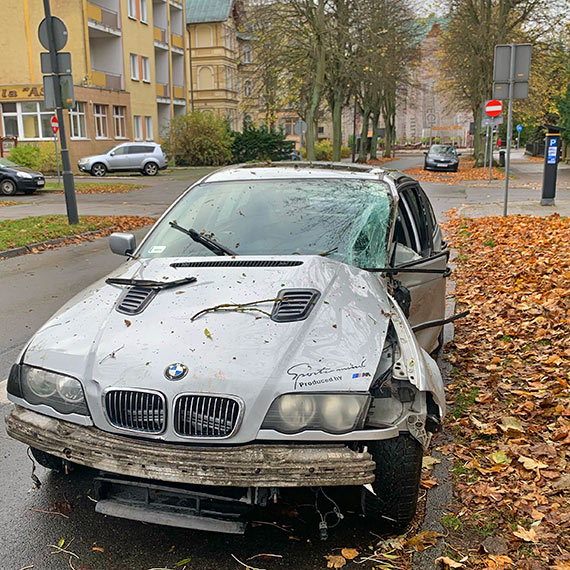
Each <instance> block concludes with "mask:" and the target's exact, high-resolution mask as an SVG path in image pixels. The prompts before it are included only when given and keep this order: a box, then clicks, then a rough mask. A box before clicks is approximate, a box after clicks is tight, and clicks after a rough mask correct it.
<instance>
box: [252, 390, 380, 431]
mask: <svg viewBox="0 0 570 570" xmlns="http://www.w3.org/2000/svg"><path fill="white" fill-rule="evenodd" d="M369 405H370V395H369V394H283V395H282V396H279V397H278V398H277V399H276V400H275V401H274V402H273V404H271V408H269V411H268V412H267V415H266V416H265V419H264V420H263V425H262V429H274V430H276V431H280V432H282V433H298V432H301V431H305V430H322V431H326V432H329V433H337V434H338V433H347V432H350V431H354V430H355V429H359V428H361V427H362V425H363V423H364V419H365V417H366V413H367V411H368V407H369Z"/></svg>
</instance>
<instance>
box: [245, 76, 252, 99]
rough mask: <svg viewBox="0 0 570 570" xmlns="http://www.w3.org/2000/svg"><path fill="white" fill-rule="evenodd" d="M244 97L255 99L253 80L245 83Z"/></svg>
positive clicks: (247, 80)
mask: <svg viewBox="0 0 570 570" xmlns="http://www.w3.org/2000/svg"><path fill="white" fill-rule="evenodd" d="M243 96H244V97H253V81H252V80H251V79H246V80H245V81H244V82H243Z"/></svg>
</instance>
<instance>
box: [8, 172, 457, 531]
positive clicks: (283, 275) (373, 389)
mask: <svg viewBox="0 0 570 570" xmlns="http://www.w3.org/2000/svg"><path fill="white" fill-rule="evenodd" d="M111 249H112V250H113V251H114V252H115V253H119V254H122V255H125V256H127V257H128V260H127V261H126V262H125V263H124V264H123V265H122V266H121V267H120V268H119V269H117V270H116V271H114V272H113V273H112V274H111V275H109V276H108V277H107V278H105V279H102V280H101V281H98V282H96V283H94V284H93V285H92V286H91V287H89V288H88V289H86V290H85V291H83V292H82V293H80V294H79V295H78V296H76V297H75V298H73V299H72V300H71V301H69V302H68V303H67V304H66V305H65V306H64V307H63V308H62V309H61V310H60V311H59V312H58V313H57V314H55V315H54V316H53V317H52V318H51V319H50V320H49V321H48V322H47V323H46V324H45V325H44V326H43V327H42V328H41V329H40V330H39V331H38V332H37V333H36V334H35V335H34V336H33V337H32V339H31V340H30V341H29V343H28V344H27V346H26V347H25V348H24V350H23V351H22V353H21V355H20V356H19V358H18V361H17V363H16V364H14V366H13V367H12V369H11V372H10V376H9V381H8V395H9V399H10V400H11V401H12V402H13V403H14V408H13V409H12V411H11V413H10V414H9V416H8V417H7V419H6V423H7V430H8V433H9V435H11V436H12V437H13V438H15V439H17V440H20V441H21V442H24V443H25V444H27V445H28V446H30V448H31V451H32V454H33V456H34V458H35V459H36V460H37V461H38V462H39V463H40V464H41V465H43V466H45V467H48V468H51V469H55V470H64V469H67V468H69V467H70V466H73V465H75V464H79V465H83V466H87V467H90V468H93V469H95V470H97V471H98V473H97V478H96V482H97V485H96V488H97V493H98V494H97V499H98V502H97V505H96V510H97V511H98V512H100V513H104V514H108V515H113V516H118V517H124V518H130V519H135V520H143V521H149V522H155V523H160V524H166V525H173V526H183V527H188V528H198V529H206V530H214V531H221V532H230V533H239V532H243V530H244V529H245V526H246V522H247V511H248V509H250V508H253V507H254V506H259V505H265V504H267V502H269V501H279V498H280V496H281V494H282V492H283V490H284V489H285V488H295V487H311V488H315V489H318V488H326V487H337V486H352V487H358V488H359V489H361V492H360V495H359V496H360V497H361V500H360V505H356V506H357V507H358V508H360V507H362V509H363V511H364V514H365V515H366V516H368V517H370V519H371V520H372V521H373V523H376V524H378V525H380V524H381V523H382V524H383V525H385V524H386V523H388V524H389V525H391V526H392V527H393V528H395V529H401V528H403V527H405V526H406V525H407V524H408V523H409V522H410V521H411V519H412V518H413V516H414V514H415V510H416V502H417V497H418V489H419V482H420V474H421V463H422V455H423V450H424V449H425V448H426V446H427V445H428V442H429V439H430V435H431V434H432V433H434V432H436V431H438V430H439V429H440V428H441V421H442V418H443V415H444V411H445V410H444V409H445V402H444V392H443V384H442V378H441V374H440V372H439V370H438V367H437V365H436V363H435V361H434V360H433V358H432V357H431V356H430V353H433V352H434V351H435V350H436V349H437V347H438V345H439V344H441V342H442V334H441V331H442V325H443V324H444V322H445V320H444V316H445V315H444V313H445V278H446V277H447V275H448V269H447V260H448V250H447V248H446V245H445V242H444V241H443V240H442V235H441V231H440V229H439V227H438V225H437V222H436V219H435V216H434V214H433V210H432V208H431V205H430V203H429V201H428V199H427V197H426V195H425V193H424V192H423V190H422V189H421V187H420V186H419V184H418V183H417V182H416V181H414V180H412V179H410V178H409V177H407V176H404V175H403V174H401V173H397V172H387V171H384V170H381V169H377V168H373V167H354V166H349V165H340V164H318V163H316V164H303V163H296V164H295V165H292V164H291V163H274V164H269V165H267V164H263V165H245V166H237V167H230V168H226V169H222V170H219V171H217V172H215V173H213V174H211V175H209V176H207V177H206V178H203V179H202V180H200V181H199V182H197V183H196V184H194V185H193V186H191V187H190V188H189V189H188V190H187V191H186V192H185V193H184V194H183V195H182V196H181V197H180V198H179V199H178V200H177V201H176V202H175V203H174V204H173V205H172V206H171V207H170V208H169V209H168V210H167V211H166V213H165V214H164V215H163V216H162V217H161V219H160V220H159V221H158V222H157V223H156V224H155V226H154V227H153V228H152V230H151V231H150V232H149V234H148V235H147V236H146V237H145V239H144V240H143V241H142V243H141V244H140V245H139V246H138V247H136V245H135V238H134V236H133V235H131V234H113V235H112V236H111ZM325 526H326V523H325Z"/></svg>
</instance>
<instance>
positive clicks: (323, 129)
mask: <svg viewBox="0 0 570 570" xmlns="http://www.w3.org/2000/svg"><path fill="white" fill-rule="evenodd" d="M324 134H325V128H324V127H319V135H324Z"/></svg>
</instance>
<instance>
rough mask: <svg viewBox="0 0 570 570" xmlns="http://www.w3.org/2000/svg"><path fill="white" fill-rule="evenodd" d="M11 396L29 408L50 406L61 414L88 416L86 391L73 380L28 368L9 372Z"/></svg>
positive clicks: (24, 367) (25, 366)
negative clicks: (30, 406) (22, 401)
mask: <svg viewBox="0 0 570 570" xmlns="http://www.w3.org/2000/svg"><path fill="white" fill-rule="evenodd" d="M8 392H9V393H11V394H13V395H14V396H18V397H21V398H23V399H24V400H26V401H27V402H29V403H30V404H35V405H39V404H44V405H46V406H50V407H51V408H53V409H54V410H56V411H58V412H60V413H62V414H80V415H82V416H88V415H89V410H88V409H87V403H86V402H85V396H84V394H83V387H82V386H81V383H80V382H79V380H76V379H75V378H72V377H71V376H65V375H63V374H58V373H56V372H50V371H49V370H43V369H41V368H33V367H32V366H27V365H25V364H22V365H14V366H13V367H12V370H11V371H10V378H9V380H8Z"/></svg>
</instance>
